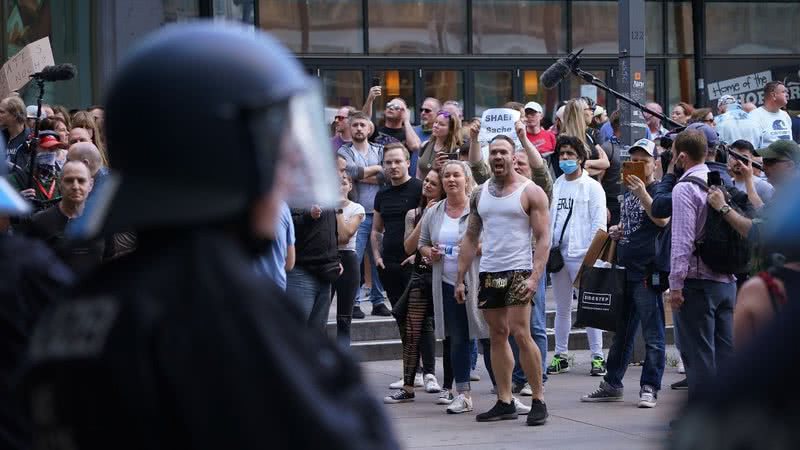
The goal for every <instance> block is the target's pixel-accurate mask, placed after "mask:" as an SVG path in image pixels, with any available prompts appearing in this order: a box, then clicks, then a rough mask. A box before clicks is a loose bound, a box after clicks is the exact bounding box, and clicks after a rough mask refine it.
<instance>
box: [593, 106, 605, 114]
mask: <svg viewBox="0 0 800 450" xmlns="http://www.w3.org/2000/svg"><path fill="white" fill-rule="evenodd" d="M604 112H606V110H605V108H603V107H602V106H600V105H597V106H596V107H595V108H594V116H595V117H600V116H602V115H603V113H604Z"/></svg>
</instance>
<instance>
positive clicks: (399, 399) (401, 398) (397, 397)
mask: <svg viewBox="0 0 800 450" xmlns="http://www.w3.org/2000/svg"><path fill="white" fill-rule="evenodd" d="M413 401H414V393H413V392H407V391H406V390H405V389H400V390H399V391H397V392H395V393H394V394H392V395H389V396H387V397H384V398H383V403H389V404H394V403H408V402H413Z"/></svg>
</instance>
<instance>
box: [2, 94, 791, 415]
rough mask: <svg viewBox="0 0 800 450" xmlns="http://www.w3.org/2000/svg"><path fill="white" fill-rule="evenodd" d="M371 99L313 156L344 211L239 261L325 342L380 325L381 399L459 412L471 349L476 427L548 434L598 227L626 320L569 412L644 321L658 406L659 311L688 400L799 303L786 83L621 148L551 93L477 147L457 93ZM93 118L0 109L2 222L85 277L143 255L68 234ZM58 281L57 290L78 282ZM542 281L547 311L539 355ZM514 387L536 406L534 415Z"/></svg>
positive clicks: (282, 228) (624, 351)
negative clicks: (433, 399) (774, 222)
mask: <svg viewBox="0 0 800 450" xmlns="http://www.w3.org/2000/svg"><path fill="white" fill-rule="evenodd" d="M382 95H383V92H382V89H381V87H380V86H375V87H373V88H371V89H370V91H369V96H368V99H367V102H366V104H365V105H364V106H363V107H362V109H361V110H358V109H356V108H353V107H351V106H343V107H341V108H340V109H338V110H337V113H336V115H335V118H334V121H333V123H332V124H331V128H330V129H331V131H332V132H333V136H332V138H331V144H330V145H331V147H332V148H328V146H327V145H324V146H323V147H325V148H319V149H316V151H330V152H334V154H335V155H336V162H337V166H338V178H337V179H338V180H340V186H339V192H338V196H339V204H338V206H337V207H336V208H333V209H330V208H323V207H321V206H319V205H313V204H312V205H307V207H304V208H303V207H301V208H298V207H290V206H289V205H288V204H286V203H283V204H281V205H280V207H279V213H278V214H276V215H277V219H278V220H277V223H276V224H275V233H274V236H273V238H272V239H271V240H270V242H269V246H268V247H267V248H265V249H261V251H259V252H257V254H256V255H255V256H254V257H253V259H254V261H253V263H252V266H253V272H254V273H258V274H260V275H263V276H265V277H267V278H270V279H272V280H274V282H275V283H276V284H277V285H278V286H280V287H281V288H282V289H284V290H285V292H286V298H287V299H288V300H287V301H290V302H292V303H293V304H294V306H295V307H296V308H297V310H298V311H300V313H301V315H302V317H303V320H304V321H305V323H306V324H307V326H308V327H311V328H314V329H318V330H322V329H323V328H324V327H325V324H326V323H327V319H328V314H329V310H330V307H331V303H332V302H333V301H334V300H335V301H336V330H337V341H338V343H339V344H340V345H341V346H342V347H347V346H349V344H350V329H351V324H352V321H353V320H358V319H364V318H365V316H366V314H367V312H369V314H371V315H373V316H385V317H393V318H394V320H395V322H396V324H397V326H398V331H399V334H400V336H401V341H402V349H403V350H402V355H397V356H398V358H400V359H401V360H402V380H400V381H398V382H396V383H393V384H392V385H391V386H390V388H391V389H392V390H393V392H392V393H390V395H387V396H386V397H385V399H384V402H385V403H386V404H397V403H407V402H412V401H414V400H415V398H416V394H415V390H416V389H418V388H422V389H424V390H425V391H426V392H428V393H438V394H439V397H438V399H437V403H438V404H441V405H443V406H446V412H447V413H449V414H463V413H468V412H471V411H473V402H472V399H471V394H470V391H471V387H470V382H471V381H475V380H477V379H479V377H478V376H477V375H476V374H475V373H474V369H475V364H476V358H477V353H478V351H477V350H478V348H480V349H481V352H480V353H482V354H483V360H484V364H485V366H486V369H487V371H488V373H489V376H490V378H491V382H492V385H493V389H494V392H495V393H496V395H497V402H496V404H495V405H494V406H493V407H492V408H491V409H489V410H488V411H485V412H482V413H480V414H477V415H476V420H477V421H479V422H490V421H497V420H513V419H517V418H518V416H519V415H526V416H527V424H528V425H541V424H543V423H545V422H546V420H547V417H548V411H547V407H546V404H545V402H544V384H545V382H547V381H548V379H549V377H553V376H556V375H558V374H562V373H565V372H567V371H569V370H570V369H571V366H570V355H569V352H568V349H569V337H570V331H571V328H572V316H571V314H572V309H573V306H574V304H575V295H576V289H575V287H574V286H575V285H576V282H580V280H579V279H578V277H579V275H580V273H581V268H582V266H583V263H584V258H585V257H586V255H587V252H588V251H589V247H590V245H591V244H592V241H593V239H594V238H595V236H596V235H597V234H598V233H599V232H607V233H608V236H609V237H610V239H612V240H614V241H616V242H617V257H616V258H617V260H616V262H617V264H618V265H619V266H621V267H624V268H625V271H626V272H625V273H626V284H625V289H624V297H625V308H624V310H623V312H622V314H621V315H620V316H619V317H618V326H617V329H616V333H615V334H614V338H613V342H612V343H611V346H610V349H609V351H608V353H607V354H604V350H603V334H602V330H599V329H594V328H587V329H586V333H587V337H588V343H589V350H590V352H591V355H592V359H591V367H590V371H589V375H591V376H595V377H602V381H600V383H599V386H598V387H597V388H596V389H594V390H592V391H591V392H588V393H587V394H586V395H584V396H583V397H581V399H580V400H581V401H583V402H608V401H621V400H622V399H623V382H622V380H623V377H624V375H625V371H626V368H627V367H628V364H629V363H630V362H631V359H632V354H633V346H634V339H635V334H636V331H637V328H639V327H641V329H642V334H643V337H644V341H645V349H646V350H645V357H644V367H643V371H642V375H641V379H640V386H639V402H638V406H639V407H642V408H653V407H655V406H656V404H657V400H658V394H659V391H660V390H661V389H662V386H661V381H662V376H663V373H664V371H665V365H666V364H665V361H666V354H665V301H666V302H667V303H668V304H669V306H670V307H671V308H670V309H671V310H672V314H673V321H674V332H675V342H676V346H677V347H678V349H679V352H680V360H679V362H678V370H679V371H680V372H682V373H683V372H685V373H686V379H685V380H682V381H680V382H678V383H675V384H673V385H672V386H671V387H672V388H673V389H688V391H689V398H690V401H691V399H692V398H693V396H694V395H696V393H698V392H702V391H703V390H704V389H705V386H707V383H709V382H710V381H711V380H713V378H714V375H715V373H716V371H717V370H718V368H720V367H722V366H723V365H724V364H726V363H727V361H729V360H730V359H731V358H732V357H733V355H734V353H735V350H736V348H737V346H738V345H739V343H741V342H746V341H747V340H749V339H750V338H751V337H752V336H753V335H754V334H755V333H756V332H757V330H758V329H759V328H760V327H762V326H763V324H764V323H765V322H766V321H768V320H769V319H770V318H772V317H773V316H774V315H775V314H777V313H778V312H779V311H780V309H781V307H782V305H783V303H785V301H781V300H780V299H785V298H787V297H788V296H790V295H791V292H787V290H790V289H791V288H793V286H795V284H794V280H795V279H796V278H797V276H798V271H800V261H790V260H789V261H783V260H780V261H779V260H778V259H777V258H769V257H767V256H765V255H764V254H763V252H761V245H760V243H761V240H762V235H761V230H762V227H763V224H764V221H765V220H767V218H768V217H769V214H768V213H769V211H770V209H771V207H772V205H773V204H774V202H775V200H774V199H775V198H779V195H780V194H781V192H782V191H784V190H786V189H787V184H788V182H789V180H790V179H791V178H792V176H793V175H794V174H795V173H796V172H797V165H798V163H800V149H799V148H798V145H797V143H796V142H795V140H800V136H797V135H796V134H794V135H793V131H792V130H793V122H797V120H800V119H797V120H796V118H792V117H790V116H789V114H788V113H787V112H786V111H785V110H784V109H785V107H786V105H787V102H788V94H787V90H786V87H785V86H784V85H783V83H781V82H777V81H774V82H770V83H769V84H767V85H766V87H765V89H764V104H763V106H760V107H757V108H756V107H755V105H748V104H745V105H741V104H740V103H739V102H738V100H737V99H736V98H734V97H732V96H723V97H722V98H720V99H719V101H718V102H717V109H716V113H717V114H716V116H715V114H714V111H712V110H711V109H709V108H699V109H694V108H693V107H692V106H691V105H689V104H688V103H686V102H680V103H677V104H676V105H674V107H673V108H672V110H671V114H670V116H671V118H672V120H674V121H675V122H678V123H679V124H681V127H679V128H677V129H673V130H669V129H667V128H665V126H664V124H663V123H662V121H661V119H659V117H657V116H655V115H652V114H648V113H645V118H646V121H647V130H646V136H645V137H644V138H643V139H639V140H637V141H636V142H622V141H621V139H622V138H621V137H622V133H621V127H622V126H623V125H624V124H622V123H621V114H620V112H619V111H612V112H610V113H609V112H608V111H606V109H605V108H603V107H602V106H601V105H597V104H596V103H595V102H594V101H593V100H592V99H590V98H583V97H581V98H574V99H570V100H568V101H566V102H563V104H561V105H559V106H558V108H557V109H556V111H555V112H552V111H551V112H550V113H551V114H550V115H549V116H548V115H547V111H545V110H544V108H543V107H542V105H540V104H539V103H537V102H528V103H527V104H521V103H517V102H510V103H508V104H506V105H502V106H503V107H506V108H510V109H514V110H517V111H519V113H520V120H519V121H517V122H516V123H515V130H514V132H515V135H516V136H515V137H516V138H517V140H518V141H519V143H520V145H519V146H518V145H517V144H516V143H515V140H514V139H512V137H510V136H506V135H497V136H494V137H493V138H492V139H491V140H490V141H489V142H483V143H482V142H479V140H478V136H479V132H480V125H481V124H480V118H465V117H464V116H463V112H462V110H461V107H460V105H459V103H458V102H456V101H453V100H443V99H436V98H426V99H425V100H424V101H423V102H422V104H421V105H420V107H419V111H420V124H418V125H417V126H414V125H413V124H412V121H411V113H410V110H409V106H408V103H407V102H406V101H405V100H404V99H402V98H392V99H390V100H389V101H388V102H386V106H385V109H384V111H383V112H382V113H381V114H380V117H381V119H380V121H379V122H377V123H376V122H374V121H373V119H372V118H373V115H374V114H373V111H372V108H373V106H372V104H373V102H374V101H375V100H376V99H377V98H379V97H380V96H382ZM647 107H648V108H649V109H650V110H652V111H655V112H659V113H660V112H661V111H663V110H664V109H663V108H662V106H661V105H658V104H657V103H652V102H651V103H648V104H647ZM748 111H749V112H748ZM551 118H552V125H551V126H546V125H550V122H551V120H550V119H551ZM103 122H104V108H103V107H102V106H92V107H90V108H88V109H87V110H77V111H69V110H67V109H66V108H65V107H62V106H57V105H46V104H45V105H41V108H39V107H37V106H36V105H34V106H27V107H26V105H25V104H24V102H23V101H22V99H21V98H20V97H18V96H10V97H7V98H5V99H3V100H2V101H0V126H2V128H3V138H4V140H5V143H6V148H7V157H6V159H7V164H6V168H7V174H6V175H5V176H6V178H7V180H8V183H9V184H10V185H11V186H12V187H13V189H14V190H16V191H18V192H19V194H20V195H21V196H22V197H24V198H25V199H26V200H27V201H28V202H29V203H30V212H29V213H27V214H20V215H18V216H17V217H14V218H13V219H12V220H6V221H4V222H3V227H4V230H5V232H7V233H14V234H18V235H21V236H27V237H30V238H32V239H37V240H41V241H42V242H44V243H45V244H46V245H47V246H48V247H50V249H51V250H52V251H53V252H54V254H55V255H57V256H58V258H59V259H60V260H61V261H63V262H64V263H65V265H66V268H67V269H69V271H70V272H72V273H74V274H76V275H77V276H79V277H80V276H82V275H85V274H87V273H90V272H91V271H92V270H96V269H97V267H99V266H100V265H101V264H103V263H105V262H107V261H109V260H113V259H116V258H119V257H120V256H123V255H126V254H127V253H130V252H131V251H133V250H135V248H136V246H137V239H138V237H137V236H136V234H134V233H132V232H127V231H119V230H117V231H116V232H115V233H113V234H110V235H106V236H102V237H96V238H93V239H91V240H88V241H83V242H78V243H76V242H74V241H71V240H68V239H67V238H66V237H65V230H66V228H67V227H68V226H69V224H70V222H73V221H75V220H78V219H79V218H80V217H81V215H82V214H83V210H84V207H85V204H86V202H87V200H88V199H89V198H90V196H91V195H92V192H93V188H94V187H95V186H98V185H100V184H102V183H104V177H105V176H106V174H107V173H108V170H109V167H113V162H114V155H113V149H112V150H111V151H110V152H109V153H107V152H106V148H105V143H104V129H105V128H104V123H103ZM546 122H547V123H546ZM625 161H632V162H636V163H640V164H641V166H642V167H643V172H642V173H641V174H640V176H641V178H640V176H636V175H631V174H623V171H622V166H623V162H625ZM726 233H727V234H726ZM715 239H716V240H715ZM725 239H727V241H726V240H725ZM721 242H722V244H721ZM726 242H727V243H728V244H730V245H725V243H726ZM737 252H738V253H737ZM743 255H744V256H743ZM52 278H53V280H54V281H53V283H57V285H58V286H66V285H67V284H68V283H69V281H68V280H69V279H70V276H68V274H67V273H66V272H65V273H61V272H59V274H58V276H56V275H53V276H52ZM548 285H551V286H552V293H553V298H554V301H555V354H554V355H553V356H552V358H551V359H550V360H549V362H548V360H547V333H546V329H545V322H546V321H545V291H546V289H547V286H548ZM737 292H738V297H739V298H740V301H739V302H737ZM665 299H666V300H665ZM387 300H388V305H387ZM367 303H369V304H371V307H370V308H369V310H368V311H365V309H366V304H367ZM437 340H441V341H442V342H443V346H444V347H443V348H444V358H443V365H444V368H443V369H444V370H443V374H444V377H443V379H442V380H441V383H440V380H439V379H437V377H436V367H435V365H436V359H435V348H436V341H437ZM518 396H519V397H521V396H530V397H531V402H530V404H529V405H526V404H525V403H523V402H522V401H521V400H520V398H519V397H518Z"/></svg>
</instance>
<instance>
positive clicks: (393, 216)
mask: <svg viewBox="0 0 800 450" xmlns="http://www.w3.org/2000/svg"><path fill="white" fill-rule="evenodd" d="M421 196H422V181H420V180H418V179H416V178H410V179H409V180H408V181H406V182H405V183H403V184H401V185H399V186H387V187H384V188H383V189H381V190H380V191H379V192H378V194H377V195H375V211H376V212H379V213H380V214H381V219H383V227H384V232H383V259H384V260H385V261H386V262H402V261H403V260H404V259H406V258H407V256H406V251H405V249H404V248H403V238H404V237H405V231H406V224H405V220H406V213H408V212H409V211H410V210H412V209H414V208H416V207H417V206H418V205H419V199H420V197H421Z"/></svg>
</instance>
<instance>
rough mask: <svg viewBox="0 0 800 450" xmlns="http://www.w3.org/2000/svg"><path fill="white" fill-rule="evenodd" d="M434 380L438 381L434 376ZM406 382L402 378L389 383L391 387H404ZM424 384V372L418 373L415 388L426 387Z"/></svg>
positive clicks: (415, 377) (415, 378)
mask: <svg viewBox="0 0 800 450" xmlns="http://www.w3.org/2000/svg"><path fill="white" fill-rule="evenodd" d="M433 381H436V377H433ZM404 384H405V381H404V380H403V379H402V378H401V379H400V380H399V381H395V382H394V383H392V384H390V385H389V389H403V385H404ZM424 386H425V383H423V381H422V374H421V373H418V374H416V375H415V376H414V387H415V388H421V387H424ZM437 386H438V384H437ZM441 390H442V389H441V388H439V391H441ZM439 391H436V392H439ZM429 392H430V391H429Z"/></svg>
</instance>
